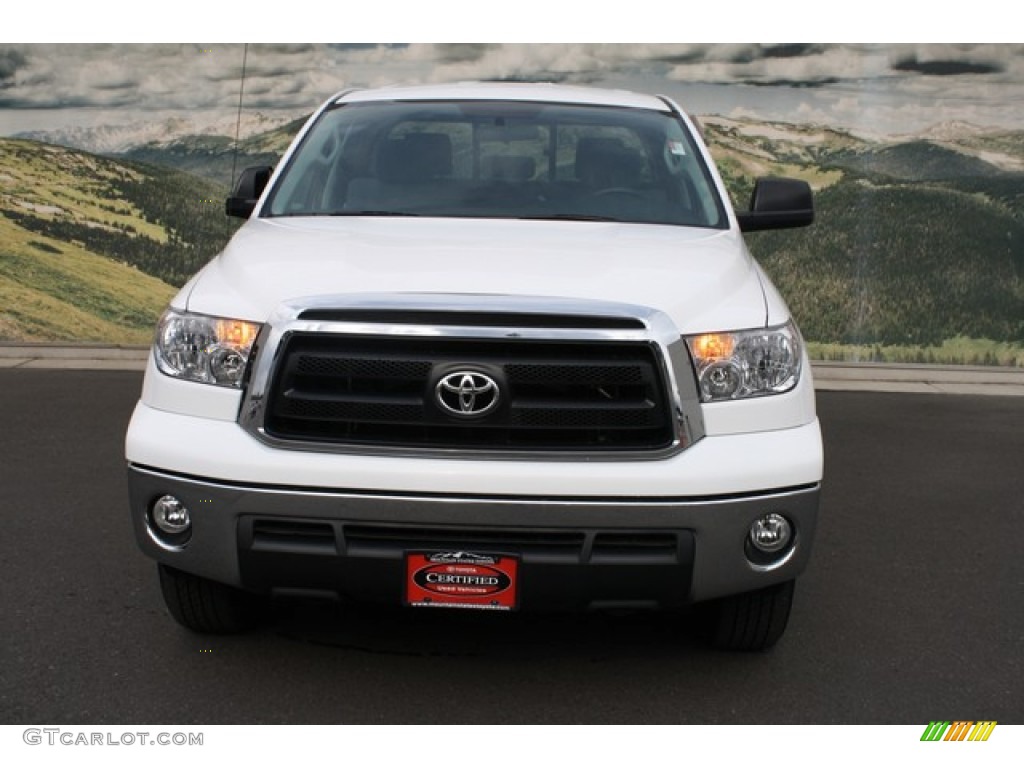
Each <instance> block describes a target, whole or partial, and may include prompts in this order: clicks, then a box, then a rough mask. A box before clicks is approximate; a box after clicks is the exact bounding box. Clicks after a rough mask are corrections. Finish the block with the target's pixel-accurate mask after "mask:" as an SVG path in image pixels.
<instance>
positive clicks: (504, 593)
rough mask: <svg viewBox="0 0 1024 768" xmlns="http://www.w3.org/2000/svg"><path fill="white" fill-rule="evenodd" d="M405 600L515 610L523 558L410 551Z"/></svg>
mask: <svg viewBox="0 0 1024 768" xmlns="http://www.w3.org/2000/svg"><path fill="white" fill-rule="evenodd" d="M405 565H406V579H405V604H406V605H413V606H418V607H432V608H476V609H481V610H492V611H511V610H514V609H515V608H516V607H517V606H518V595H519V584H518V571H519V560H518V559H517V558H515V557H509V556H507V555H479V554H475V553H471V552H410V553H408V554H407V555H406V559H405Z"/></svg>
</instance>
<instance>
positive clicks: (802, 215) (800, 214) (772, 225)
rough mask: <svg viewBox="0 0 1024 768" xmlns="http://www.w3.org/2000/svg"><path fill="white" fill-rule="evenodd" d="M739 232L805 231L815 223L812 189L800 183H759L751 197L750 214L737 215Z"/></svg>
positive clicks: (789, 180) (774, 180)
mask: <svg viewBox="0 0 1024 768" xmlns="http://www.w3.org/2000/svg"><path fill="white" fill-rule="evenodd" d="M736 218H737V219H738V220H739V223H740V229H741V230H743V231H744V232H756V231H757V230H761V229H786V228H789V227H806V226H807V225H808V224H811V223H812V222H813V221H814V196H813V195H812V194H811V185H810V184H808V183H807V182H806V181H801V180H799V179H758V180H757V183H756V184H754V192H753V194H751V196H750V210H749V211H743V212H741V213H737V214H736Z"/></svg>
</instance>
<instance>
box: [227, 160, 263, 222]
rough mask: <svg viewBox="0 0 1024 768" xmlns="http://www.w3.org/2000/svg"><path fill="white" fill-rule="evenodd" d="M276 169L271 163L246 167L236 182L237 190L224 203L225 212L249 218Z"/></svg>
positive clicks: (229, 214) (240, 217) (241, 217)
mask: <svg viewBox="0 0 1024 768" xmlns="http://www.w3.org/2000/svg"><path fill="white" fill-rule="evenodd" d="M273 172H274V169H273V168H271V167H270V166H269V165H261V166H255V167H253V168H246V169H245V170H244V171H242V175H241V176H239V177H238V182H237V183H236V184H235V191H234V192H232V193H231V197H229V198H228V199H227V202H226V203H225V205H224V212H225V213H227V215H228V216H236V217H238V218H239V219H248V218H249V217H250V216H251V215H252V212H253V210H255V208H256V202H257V201H258V200H259V199H260V195H262V194H263V190H264V189H266V187H267V182H268V181H270V174H272V173H273Z"/></svg>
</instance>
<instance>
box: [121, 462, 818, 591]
mask: <svg viewBox="0 0 1024 768" xmlns="http://www.w3.org/2000/svg"><path fill="white" fill-rule="evenodd" d="M128 478H129V488H130V498H131V510H132V521H133V525H134V529H135V534H136V538H137V540H138V542H139V545H140V546H141V548H142V549H143V551H144V552H145V553H146V554H147V555H149V556H150V557H152V558H154V559H156V560H158V561H160V562H162V563H166V564H168V565H171V566H174V567H176V568H179V569H180V570H183V571H187V572H189V573H194V574H196V575H199V576H203V577H206V578H209V579H212V580H215V581H219V582H222V583H225V584H231V585H234V586H238V587H242V588H245V589H250V590H254V591H261V592H272V591H277V590H317V591H323V590H327V591H331V592H336V593H338V594H339V595H342V596H347V597H353V598H369V599H376V600H384V601H394V602H398V601H400V600H401V588H402V583H403V581H402V580H403V573H404V571H403V562H404V560H403V559H404V554H405V553H406V552H408V551H425V550H437V551H441V550H447V549H461V550H474V549H476V550H479V549H483V550H485V551H489V552H493V553H501V554H513V555H515V556H517V557H519V558H520V559H521V562H522V582H523V598H522V606H523V607H524V608H530V607H550V608H581V607H601V606H607V607H612V606H617V605H637V606H649V607H674V606H676V605H680V604H684V603H689V602H697V601H701V600H707V599H710V598H715V597H720V596H723V595H728V594H735V593H739V592H746V591H749V590H752V589H758V588H760V587H764V586H767V585H769V584H773V583H777V582H781V581H787V580H789V579H792V578H795V577H796V576H797V575H799V574H800V573H801V572H802V571H803V569H804V567H805V566H806V563H807V560H808V557H809V555H810V545H811V542H812V540H813V538H814V529H815V523H816V519H817V511H818V496H819V486H818V485H817V484H814V485H809V486H806V487H802V488H799V489H787V490H781V491H774V492H766V493H764V494H759V495H749V494H746V495H743V496H742V497H735V498H734V497H724V498H723V497H716V498H710V499H689V498H685V499H645V498H640V497H637V498H615V499H555V498H534V497H528V496H524V497H516V498H467V497H460V496H411V495H394V496H391V495H386V494H379V493H360V492H358V491H342V490H337V491H335V490H330V491H328V490H312V489H294V488H276V487H269V488H268V487H242V486H237V485H232V484H230V483H224V482H215V481H209V480H202V479H196V478H187V477H181V476H177V475H174V474H170V473H166V472H162V471H158V470H153V469H148V468H143V467H138V466H129V470H128ZM164 494H172V495H174V496H176V497H177V498H179V499H180V500H181V501H182V502H183V503H184V504H185V505H186V506H187V507H188V509H189V511H190V513H191V518H192V521H193V522H192V533H191V537H190V538H189V540H188V542H187V543H186V544H184V545H183V546H180V547H169V546H166V545H164V544H162V543H161V542H160V541H158V540H157V537H155V536H154V535H153V533H152V532H151V531H150V528H149V524H148V522H147V509H148V508H149V506H150V505H151V504H152V503H153V501H154V500H155V499H157V498H159V497H160V496H162V495H164ZM766 512H780V513H783V514H785V515H786V516H787V517H788V518H789V519H790V520H791V521H792V522H793V524H794V526H795V530H796V541H795V545H794V546H793V548H792V550H791V551H789V552H788V553H787V554H786V555H785V556H784V557H783V558H782V559H781V560H780V561H779V562H777V563H775V564H773V565H771V566H769V567H764V566H758V565H754V564H752V563H751V562H750V561H748V559H747V557H746V555H745V553H744V541H745V537H746V535H747V532H748V530H749V528H750V524H751V522H752V521H753V520H754V519H755V518H757V517H758V516H759V515H762V514H764V513H766Z"/></svg>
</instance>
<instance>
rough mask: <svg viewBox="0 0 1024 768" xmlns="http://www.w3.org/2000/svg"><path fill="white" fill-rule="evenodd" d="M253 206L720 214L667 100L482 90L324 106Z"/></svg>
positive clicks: (295, 211) (687, 218) (275, 209)
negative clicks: (652, 105) (484, 93)
mask: <svg viewBox="0 0 1024 768" xmlns="http://www.w3.org/2000/svg"><path fill="white" fill-rule="evenodd" d="M263 215H269V216H441V217H460V216H461V217H465V216H468V217H486V218H525V219H580V220H597V221H625V222H645V223H656V224H675V225H682V226H695V227H714V228H725V227H727V226H728V225H727V222H726V217H725V213H724V210H723V208H722V203H721V201H720V200H719V197H718V195H717V194H716V192H715V188H714V186H713V184H712V183H711V180H710V177H709V175H708V172H707V168H706V167H705V165H704V163H703V161H702V159H701V156H700V154H699V153H698V152H697V151H696V148H695V147H694V144H693V141H692V138H691V137H690V135H689V133H688V132H687V130H686V127H685V125H684V124H683V123H682V121H680V120H679V119H678V118H677V117H676V116H674V115H672V114H671V113H669V112H656V111H653V110H645V109H632V108H616V107H600V106H585V105H570V104H547V103H534V102H495V101H466V102H375V103H374V102H371V103H356V104H348V105H342V106H338V107H335V108H333V109H330V110H327V111H325V112H324V113H323V114H322V115H321V116H320V118H319V119H318V120H317V122H316V124H315V125H314V126H313V127H312V129H311V130H310V131H309V132H308V133H307V135H306V136H305V138H304V139H303V141H302V144H301V146H300V147H299V148H298V151H297V152H296V153H295V154H294V155H293V156H292V158H291V160H290V162H289V164H288V166H287V168H286V169H285V172H284V173H283V174H282V176H281V178H280V179H279V180H278V182H277V184H276V186H275V188H274V189H273V190H272V192H271V195H270V198H269V202H268V205H267V206H266V207H265V208H264V213H263Z"/></svg>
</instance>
